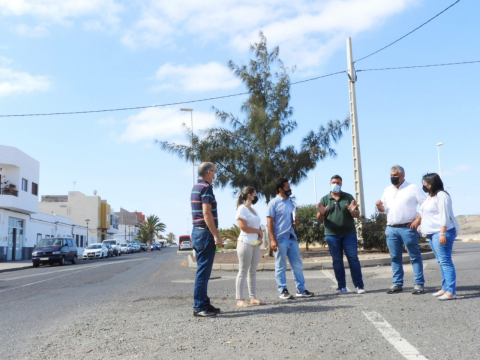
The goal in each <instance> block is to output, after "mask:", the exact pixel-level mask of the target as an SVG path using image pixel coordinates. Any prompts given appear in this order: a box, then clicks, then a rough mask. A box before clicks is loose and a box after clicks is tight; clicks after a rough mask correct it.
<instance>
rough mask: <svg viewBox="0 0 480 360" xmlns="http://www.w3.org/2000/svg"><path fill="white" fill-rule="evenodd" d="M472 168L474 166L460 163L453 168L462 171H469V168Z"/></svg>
mask: <svg viewBox="0 0 480 360" xmlns="http://www.w3.org/2000/svg"><path fill="white" fill-rule="evenodd" d="M471 169H473V166H470V165H465V164H460V165H458V166H457V167H456V168H455V169H453V170H454V171H456V172H462V171H468V170H471Z"/></svg>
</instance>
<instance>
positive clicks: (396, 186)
mask: <svg viewBox="0 0 480 360" xmlns="http://www.w3.org/2000/svg"><path fill="white" fill-rule="evenodd" d="M390 180H391V182H392V186H389V187H387V188H386V189H385V191H384V192H383V196H382V200H378V201H377V203H376V205H377V209H378V211H380V212H383V213H386V214H387V228H386V229H385V235H386V238H387V246H388V250H389V251H390V257H391V258H392V272H393V285H392V286H391V287H390V289H388V291H387V294H395V293H399V292H402V291H403V275H404V272H403V264H402V251H403V245H404V244H405V248H406V249H407V251H408V254H409V255H410V261H411V262H412V266H413V273H414V278H415V281H414V286H413V291H412V294H414V295H418V294H424V293H425V290H424V284H425V279H424V277H423V262H422V255H421V254H420V247H419V246H418V232H417V227H418V225H420V221H421V216H420V214H418V212H417V206H418V205H422V203H423V202H424V201H425V199H426V198H427V197H426V195H425V193H424V192H423V191H422V190H421V189H420V188H419V187H418V186H417V185H415V184H410V183H408V182H406V181H405V170H404V169H403V167H401V166H399V165H395V166H392V168H391V169H390Z"/></svg>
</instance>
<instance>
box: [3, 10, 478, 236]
mask: <svg viewBox="0 0 480 360" xmlns="http://www.w3.org/2000/svg"><path fill="white" fill-rule="evenodd" d="M452 3H454V0H448V1H447V0H389V1H384V0H317V1H309V0H297V1H290V0H288V1H287V0H255V1H253V0H236V1H229V0H221V1H220V0H204V1H201V2H199V1H194V0H176V1H163V0H137V1H121V0H73V1H66V0H0V115H9V114H38V113H52V112H70V111H85V110H100V109H114V108H125V107H137V106H147V105H155V104H168V103H179V102H186V101H189V100H197V99H204V98H212V97H217V96H224V95H229V94H236V93H242V92H245V87H244V85H243V84H242V83H241V81H239V80H238V79H237V78H235V76H234V75H233V74H232V73H231V71H230V70H229V69H228V66H227V65H228V61H229V60H232V61H233V62H234V63H236V64H239V65H241V64H247V63H248V61H249V60H250V59H251V56H252V55H251V53H250V52H249V50H248V47H249V44H251V43H254V42H256V41H258V32H259V31H260V30H262V31H263V32H264V34H265V36H266V37H267V40H268V45H269V48H270V49H273V47H274V46H279V47H280V58H281V59H282V60H283V62H284V63H285V65H286V66H288V67H290V68H293V67H296V70H295V71H294V73H293V74H292V75H291V80H292V82H293V81H301V80H306V79H310V78H314V77H317V76H321V75H324V74H329V73H332V72H337V71H343V70H346V68H347V57H346V38H347V37H351V38H352V47H353V57H354V59H359V58H361V57H363V56H365V55H368V54H370V53H372V52H374V51H376V50H378V49H380V48H382V47H383V46H385V45H387V44H389V43H391V42H392V41H394V40H396V39H398V38H400V37H401V36H403V35H405V34H406V33H408V32H409V31H411V30H413V29H414V28H416V27H417V26H419V25H420V24H422V23H423V22H425V21H426V20H428V19H429V18H431V17H432V16H434V15H435V14H437V13H439V12H440V11H442V10H443V9H445V8H446V7H447V6H449V5H450V4H452ZM477 13H478V3H477V1H472V0H462V1H460V2H459V3H458V4H456V5H455V6H453V7H452V8H451V9H449V10H448V11H446V12H445V13H443V14H442V15H440V16H439V17H438V18H436V19H434V20H433V21H431V22H430V23H428V24H427V25H425V26H424V27H422V28H421V29H419V30H418V31H416V32H414V33H412V34H411V35H409V36H408V37H406V38H404V39H403V40H401V41H399V42H398V43H396V44H394V45H392V46H390V47H389V48H387V49H385V50H383V51H381V52H379V53H377V54H375V55H373V56H371V57H369V58H367V59H364V60H361V61H358V62H357V63H355V67H356V69H357V71H358V70H365V69H375V68H385V67H401V66H411V65H427V64H439V63H451V62H463V61H475V60H480V46H479V43H478V41H479V40H478V34H479V33H480V31H479V30H480V29H479V26H480V25H479V24H478V16H477ZM479 70H480V63H477V64H470V65H459V66H444V67H429V68H420V69H418V68H417V69H408V70H407V69H404V70H390V71H369V72H367V71H364V72H360V71H358V73H357V75H358V79H357V82H356V92H357V110H358V121H359V125H358V128H359V133H360V135H359V138H360V150H361V159H362V171H363V180H364V196H365V208H366V213H367V215H370V214H372V213H373V212H374V209H375V202H376V200H378V199H380V198H381V195H382V193H383V190H384V189H385V187H387V186H389V185H390V167H391V166H392V165H395V164H399V165H401V166H403V167H404V168H405V170H406V180H407V181H409V182H413V183H416V184H418V185H421V177H422V175H423V174H425V173H427V172H438V171H439V162H438V153H437V150H440V159H441V171H442V178H443V180H444V182H445V186H446V188H447V191H449V193H450V194H451V195H452V199H453V207H454V212H455V214H456V215H461V214H478V213H479V212H480V209H479V206H478V203H479V202H478V195H472V194H477V192H472V191H471V189H470V187H471V184H472V183H473V184H475V180H474V179H475V178H480V169H479V165H478V164H479V163H478V160H477V159H478V156H479V155H480V151H479V150H478V133H479V130H480V126H479V125H478V114H479V113H480V102H479V101H478V83H479V82H480V71H479ZM245 100H246V96H238V97H231V98H226V99H217V100H210V101H204V102H196V103H190V104H188V103H186V104H182V105H173V106H165V107H156V108H148V109H137V110H129V111H117V112H101V113H90V114H76V115H57V116H26V117H0V123H1V128H0V144H2V145H8V146H14V147H16V148H18V149H20V150H22V151H23V152H25V153H27V154H28V155H30V156H32V157H33V158H35V159H36V160H38V161H39V162H40V184H39V195H63V194H67V193H68V191H72V190H74V189H75V190H77V191H81V192H83V193H85V194H86V195H92V194H93V192H94V190H96V191H97V192H98V195H100V196H101V197H102V199H106V200H107V201H108V202H109V204H110V205H111V206H112V207H113V208H114V210H115V211H118V210H119V209H120V207H122V208H125V209H127V210H129V211H142V212H143V213H144V214H147V215H150V214H155V215H157V216H159V217H160V219H161V221H162V222H164V223H165V224H166V227H167V232H173V233H174V234H175V235H177V236H179V235H183V234H188V233H190V232H191V225H190V224H191V222H190V204H189V198H190V191H191V186H192V166H191V164H189V163H186V162H185V161H184V160H182V159H180V158H178V157H176V156H175V155H172V154H169V153H166V152H164V151H162V150H161V149H160V148H159V147H158V145H156V143H155V140H159V141H165V140H166V141H170V142H175V143H185V144H186V143H188V142H189V139H188V138H187V137H185V134H184V132H183V130H182V124H183V123H186V124H187V125H188V126H189V124H190V113H187V112H182V111H180V108H181V107H190V108H192V109H193V123H194V125H193V127H194V131H195V133H196V134H197V133H200V132H199V130H201V129H205V128H207V127H210V126H214V125H219V123H218V121H217V120H216V119H215V116H214V112H213V110H212V108H213V107H216V108H219V109H221V110H225V111H228V112H231V113H233V114H235V115H238V116H240V117H241V116H243V114H242V113H241V112H240V107H241V104H242V102H243V101H245ZM290 105H291V106H292V107H293V108H294V114H293V117H292V119H294V120H296V121H297V123H298V128H297V129H296V130H295V131H294V132H293V133H292V134H290V135H288V137H286V138H285V140H284V144H285V145H294V146H296V147H297V149H299V146H300V143H301V139H302V137H303V136H305V135H306V134H307V132H309V131H310V130H317V129H318V127H319V126H321V125H322V124H326V123H327V122H328V121H329V120H336V119H340V120H343V119H345V118H347V117H348V116H349V93H348V79H347V76H346V75H345V74H338V75H334V76H331V77H327V78H323V79H319V80H315V81H309V82H305V83H301V84H297V85H292V87H291V102H290ZM439 142H443V143H444V145H443V146H441V147H440V148H438V149H437V146H436V144H437V143H439ZM334 147H335V149H336V151H337V156H336V157H335V158H328V159H326V160H324V161H321V162H319V163H318V164H317V168H316V186H317V200H319V199H320V198H321V197H322V196H323V195H325V194H327V193H328V191H329V181H330V178H331V176H332V175H334V174H339V175H341V176H342V177H343V191H345V192H348V193H354V187H353V159H352V144H351V132H350V130H347V131H346V132H345V133H344V136H343V137H342V138H341V139H340V141H339V142H338V144H335V146H334ZM472 181H473V182H472ZM292 190H293V195H295V199H296V202H297V204H298V205H305V204H313V203H314V202H315V197H314V183H313V173H312V172H310V174H309V176H308V177H307V178H306V179H305V180H304V181H302V182H301V183H300V184H297V185H295V186H292ZM214 191H215V194H216V196H217V202H218V209H219V226H220V227H222V228H227V227H230V226H231V225H233V224H234V223H235V210H236V209H235V207H236V205H235V203H236V199H235V198H234V194H235V193H236V192H238V189H232V188H225V189H220V188H217V187H216V188H215V189H214ZM255 208H256V209H257V211H258V212H259V213H260V215H262V218H263V219H265V216H266V204H265V201H264V199H262V200H261V201H259V202H258V203H257V204H256V205H255ZM265 222H266V220H265V221H264V223H265Z"/></svg>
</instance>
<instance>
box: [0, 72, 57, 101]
mask: <svg viewBox="0 0 480 360" xmlns="http://www.w3.org/2000/svg"><path fill="white" fill-rule="evenodd" d="M49 88H50V81H49V80H48V79H47V78H46V77H45V76H33V75H30V74H29V73H26V72H17V71H14V70H12V69H10V68H7V67H1V66H0V98H1V97H5V96H8V95H13V94H20V93H29V92H33V91H46V90H48V89H49Z"/></svg>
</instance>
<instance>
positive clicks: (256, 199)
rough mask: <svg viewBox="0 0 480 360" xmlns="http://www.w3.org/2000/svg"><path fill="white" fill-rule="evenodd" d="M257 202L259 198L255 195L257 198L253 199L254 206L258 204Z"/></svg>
mask: <svg viewBox="0 0 480 360" xmlns="http://www.w3.org/2000/svg"><path fill="white" fill-rule="evenodd" d="M257 201H258V196H257V195H255V196H254V197H253V200H252V204H253V205H255V204H256V203H257Z"/></svg>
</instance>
